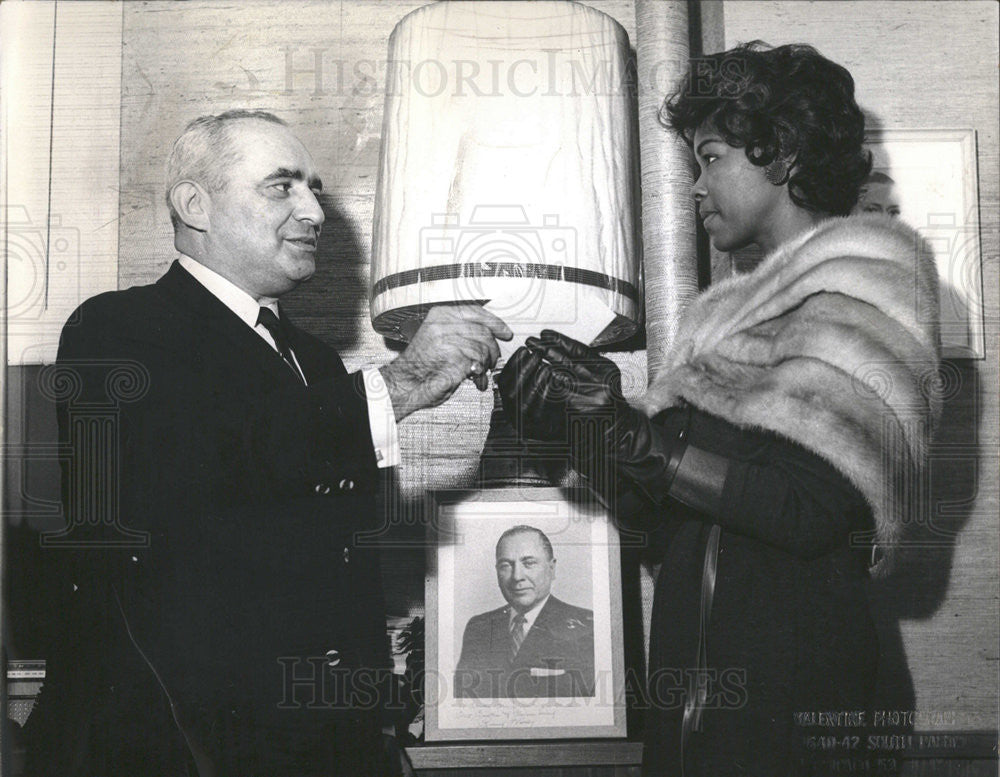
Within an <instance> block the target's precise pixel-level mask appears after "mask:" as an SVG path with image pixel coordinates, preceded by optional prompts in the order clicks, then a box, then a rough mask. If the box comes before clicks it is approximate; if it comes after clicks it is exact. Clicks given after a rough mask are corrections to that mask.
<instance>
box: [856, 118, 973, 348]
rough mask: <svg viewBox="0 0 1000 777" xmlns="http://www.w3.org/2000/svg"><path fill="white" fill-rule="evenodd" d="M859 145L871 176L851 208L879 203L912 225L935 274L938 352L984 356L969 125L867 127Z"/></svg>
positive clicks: (860, 208)
mask: <svg viewBox="0 0 1000 777" xmlns="http://www.w3.org/2000/svg"><path fill="white" fill-rule="evenodd" d="M866 144H867V146H868V148H869V150H870V151H871V152H872V158H873V165H872V175H871V176H869V180H868V181H866V183H865V185H864V186H863V187H862V193H861V197H860V199H859V203H858V208H857V210H858V211H861V212H864V211H866V210H869V209H871V210H876V211H879V210H880V209H882V208H883V206H885V208H886V210H889V209H892V210H893V212H892V213H891V215H898V216H899V218H901V219H903V220H904V221H906V222H907V223H908V224H909V225H910V226H912V227H913V228H915V229H916V230H917V232H918V233H919V234H920V236H921V237H922V238H923V240H924V245H925V246H926V247H927V248H928V249H929V250H931V251H933V252H934V259H935V262H936V264H937V267H938V272H939V276H940V281H941V283H940V292H941V294H940V303H941V304H940V309H941V345H942V355H943V356H944V357H945V358H966V359H970V358H971V359H983V358H985V356H986V345H985V325H986V321H985V308H984V304H983V280H982V277H983V276H982V273H983V267H982V249H981V238H980V231H979V224H980V221H979V196H978V192H979V181H978V171H977V166H976V133H975V130H972V129H883V130H873V131H870V132H868V133H867V134H866ZM880 176H882V178H881V179H880ZM885 178H888V180H885ZM883 201H884V202H883ZM917 302H918V303H919V300H918V301H917ZM919 308H920V305H919V304H918V309H919Z"/></svg>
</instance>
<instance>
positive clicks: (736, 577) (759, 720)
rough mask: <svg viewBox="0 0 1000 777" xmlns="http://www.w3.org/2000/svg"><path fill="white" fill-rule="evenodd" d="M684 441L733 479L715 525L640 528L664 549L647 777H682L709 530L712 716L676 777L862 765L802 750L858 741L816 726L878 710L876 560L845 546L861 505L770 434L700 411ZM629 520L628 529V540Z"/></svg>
mask: <svg viewBox="0 0 1000 777" xmlns="http://www.w3.org/2000/svg"><path fill="white" fill-rule="evenodd" d="M672 412H676V411H667V413H668V414H669V413H672ZM657 421H661V422H667V419H666V416H660V417H658V419H657ZM687 437H688V443H689V444H690V445H693V446H696V447H698V448H701V449H703V450H709V451H711V452H713V453H716V454H719V455H725V456H727V457H729V459H730V464H729V473H728V476H727V478H726V484H725V487H724V490H723V495H722V504H723V508H722V515H721V516H719V517H718V518H716V519H712V518H709V517H708V516H706V515H703V514H700V513H697V512H695V511H693V510H690V509H689V508H686V507H684V506H683V505H681V504H679V503H677V502H668V504H667V506H666V507H665V508H664V509H662V510H650V511H649V512H647V513H645V514H644V517H645V519H646V520H648V521H650V522H651V523H652V524H653V526H654V527H655V529H654V533H653V535H652V536H656V535H657V533H658V534H659V537H660V540H661V541H663V542H665V546H661V547H664V550H663V551H662V555H661V556H660V559H659V560H661V561H662V566H661V568H660V572H659V577H658V579H657V582H656V591H655V595H654V600H653V613H652V624H651V634H650V648H649V684H648V689H647V691H648V697H647V699H646V700H645V701H646V737H645V753H644V773H645V774H648V775H656V776H657V777H661V776H664V777H673V776H674V775H680V774H681V773H682V772H681V746H680V738H681V721H682V716H683V706H684V699H685V696H686V693H687V689H688V687H689V683H690V682H691V680H692V678H693V676H694V674H695V671H696V668H697V666H698V662H697V636H698V629H699V613H700V602H701V584H702V571H703V565H704V556H705V544H706V540H707V537H708V533H709V529H710V527H711V525H712V523H718V524H720V525H721V527H722V533H721V538H720V543H719V555H718V574H717V578H716V584H715V594H714V598H713V604H712V612H711V618H710V622H709V624H708V631H707V657H708V667H707V673H708V676H707V679H708V694H707V705H706V709H705V711H704V713H703V721H702V724H703V728H702V730H701V731H696V732H695V733H693V734H692V735H691V738H690V741H689V743H688V745H687V747H686V748H685V750H684V762H685V769H684V772H683V774H684V775H685V776H686V777H697V776H698V775H713V776H715V775H718V776H720V777H724V776H728V775H754V777H773V776H774V775H793V774H795V775H798V774H801V775H806V774H814V773H816V774H819V773H823V774H826V773H827V772H826V771H823V770H822V769H820V770H819V771H814V769H815V768H817V767H816V766H815V764H814V762H815V760H816V759H817V758H819V759H823V758H829V757H837V756H839V757H848V758H851V757H853V758H855V759H857V758H858V757H863V756H864V752H863V751H854V752H852V751H844V750H841V751H838V752H835V753H829V752H827V753H824V752H819V751H816V750H815V749H809V747H808V737H810V736H812V737H815V736H816V735H823V736H827V737H829V736H834V735H835V736H836V737H837V738H838V741H841V742H842V741H844V740H843V738H844V737H845V736H846V737H850V736H860V737H861V741H862V742H864V741H865V740H864V733H865V732H864V730H863V729H861V728H858V727H857V726H856V725H855V726H852V725H848V726H846V727H822V726H820V727H817V726H816V725H815V723H816V721H817V717H818V716H817V713H820V712H822V713H828V712H845V713H846V712H851V713H857V712H859V711H864V710H866V709H867V707H868V705H869V704H870V703H871V701H872V698H871V695H872V692H873V690H874V683H875V671H876V666H877V662H878V639H877V636H876V632H875V628H874V623H873V620H872V618H871V615H870V612H869V605H868V597H867V591H868V586H869V578H868V571H867V561H868V559H869V558H870V554H871V547H870V545H868V544H867V543H864V542H860V543H856V544H855V543H854V542H853V539H852V538H854V537H856V536H861V533H863V532H866V531H867V532H870V531H871V528H872V516H871V511H870V510H869V509H868V507H867V505H866V503H865V500H864V498H863V497H862V496H861V494H860V493H859V492H858V490H857V489H856V488H854V487H853V486H852V485H851V483H850V482H849V481H848V480H847V479H846V478H845V477H844V476H843V475H841V474H840V473H839V472H837V470H835V469H834V468H833V467H832V466H831V465H830V464H828V463H827V462H826V461H824V460H823V459H821V458H820V457H819V456H816V455H815V454H812V453H810V452H809V451H806V450H805V449H803V448H801V447H800V446H798V445H796V444H794V443H791V442H788V441H786V440H783V439H781V438H779V437H778V436H777V435H774V434H772V433H769V432H760V431H752V430H741V429H738V428H737V427H735V426H732V425H731V424H728V423H726V422H724V421H722V420H720V419H717V418H714V417H712V416H709V415H707V414H704V413H701V412H700V411H695V412H694V414H693V416H692V423H691V426H690V428H689V431H688V435H687ZM620 509H621V507H620ZM619 517H620V518H622V517H623V516H621V515H620V516H619ZM636 520H637V516H635V515H633V516H632V517H631V519H629V521H628V523H629V524H630V525H632V526H633V528H634V526H635V522H636ZM648 527H649V524H647V528H648ZM810 713H811V714H812V715H811V717H810ZM845 720H846V719H845Z"/></svg>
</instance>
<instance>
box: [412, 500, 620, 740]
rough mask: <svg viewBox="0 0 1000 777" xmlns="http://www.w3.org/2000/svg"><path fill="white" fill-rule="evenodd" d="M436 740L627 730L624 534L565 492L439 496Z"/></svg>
mask: <svg viewBox="0 0 1000 777" xmlns="http://www.w3.org/2000/svg"><path fill="white" fill-rule="evenodd" d="M432 525H433V527H434V528H433V540H434V541H433V542H432V543H430V546H431V547H430V551H429V553H430V558H429V560H428V569H429V573H428V578H427V582H426V605H427V643H426V657H427V675H426V679H425V717H426V722H427V728H426V739H427V740H428V741H442V740H463V739H553V738H558V739H566V738H574V737H588V738H590V737H624V736H625V687H624V657H623V647H622V608H621V573H620V563H619V562H620V559H619V540H618V533H617V530H616V529H615V527H614V525H613V524H612V522H611V521H610V520H609V518H608V516H607V514H606V512H605V511H604V509H603V508H602V507H600V506H599V505H597V504H594V503H593V502H592V501H590V502H588V501H587V500H585V499H583V498H580V499H577V498H576V496H575V494H574V492H566V491H563V490H561V489H556V488H520V489H497V490H483V491H475V492H463V493H460V494H450V495H438V496H437V498H436V500H435V520H434V521H433V522H432Z"/></svg>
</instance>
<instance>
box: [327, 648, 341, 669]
mask: <svg viewBox="0 0 1000 777" xmlns="http://www.w3.org/2000/svg"><path fill="white" fill-rule="evenodd" d="M326 658H327V661H326V665H327V666H336V665H337V664H339V663H340V651H339V650H327V651H326Z"/></svg>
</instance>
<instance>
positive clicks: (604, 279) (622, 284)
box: [372, 262, 639, 302]
mask: <svg viewBox="0 0 1000 777" xmlns="http://www.w3.org/2000/svg"><path fill="white" fill-rule="evenodd" d="M457 278H540V279H542V280H547V281H566V282H567V283H578V284H581V285H584V286H594V287H596V288H599V289H607V290H609V291H614V292H617V293H618V294H621V295H622V296H624V297H628V298H629V299H631V300H633V301H635V302H638V301H639V290H638V289H637V288H636V287H635V286H633V285H632V284H631V283H629V282H628V281H623V280H621V279H620V278H612V277H611V276H610V275H606V274H604V273H600V272H596V271H594V270H581V269H580V268H579V267H564V266H560V265H557V264H527V263H525V262H481V263H468V264H438V265H434V266H432V267H420V268H417V269H415V270H404V271H403V272H398V273H394V274H392V275H387V276H386V277H384V278H379V279H378V280H377V281H376V282H375V285H374V287H373V289H372V291H373V294H374V296H376V297H377V296H378V295H379V294H384V293H385V292H387V291H389V290H390V289H397V288H399V287H400V286H412V285H413V284H416V283H429V282H431V281H446V280H455V279H457Z"/></svg>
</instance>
